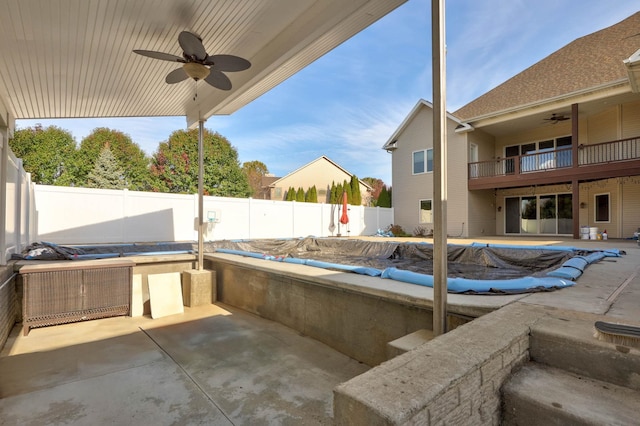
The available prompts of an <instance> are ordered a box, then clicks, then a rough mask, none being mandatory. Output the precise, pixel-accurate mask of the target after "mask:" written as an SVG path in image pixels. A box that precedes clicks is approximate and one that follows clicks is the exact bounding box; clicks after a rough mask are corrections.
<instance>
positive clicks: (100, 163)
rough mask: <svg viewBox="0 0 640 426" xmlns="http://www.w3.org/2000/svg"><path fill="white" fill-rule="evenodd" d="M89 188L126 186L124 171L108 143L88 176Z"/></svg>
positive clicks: (118, 187)
mask: <svg viewBox="0 0 640 426" xmlns="http://www.w3.org/2000/svg"><path fill="white" fill-rule="evenodd" d="M87 187H88V188H102V189H123V188H125V187H126V184H125V180H124V171H123V170H122V168H120V166H119V165H118V160H116V157H115V156H114V155H113V153H112V152H111V149H110V148H109V144H108V143H106V144H105V145H104V148H102V151H100V155H99V156H98V159H97V160H96V163H95V165H94V166H93V170H91V171H90V172H89V176H88V177H87Z"/></svg>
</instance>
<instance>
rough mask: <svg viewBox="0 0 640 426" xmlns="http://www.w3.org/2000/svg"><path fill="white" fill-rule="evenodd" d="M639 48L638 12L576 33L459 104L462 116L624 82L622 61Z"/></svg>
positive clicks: (477, 115)
mask: <svg viewBox="0 0 640 426" xmlns="http://www.w3.org/2000/svg"><path fill="white" fill-rule="evenodd" d="M639 48H640V12H637V13H635V14H634V15H632V16H630V17H629V18H627V19H625V20H623V21H621V22H619V23H617V24H615V25H612V26H610V27H608V28H605V29H603V30H600V31H597V32H595V33H592V34H589V35H587V36H584V37H581V38H578V39H576V40H574V41H573V42H571V43H569V44H567V45H566V46H564V47H563V48H561V49H560V50H557V51H556V52H554V53H552V54H551V55H549V56H547V57H546V58H544V59H542V60H541V61H540V62H538V63H536V64H534V65H532V66H531V67H529V68H527V69H526V70H524V71H522V72H521V73H519V74H517V75H516V76H514V77H512V78H511V79H509V80H507V81H506V82H504V83H502V84H501V85H499V86H497V87H496V88H494V89H492V90H490V91H489V92H487V93H485V94H484V95H482V96H480V97H479V98H476V99H475V100H473V101H471V102H470V103H468V104H467V105H465V106H463V107H462V108H460V109H459V110H457V111H456V112H454V114H455V115H456V116H457V117H460V118H461V119H463V120H469V121H471V119H475V118H481V117H485V116H489V115H494V114H497V113H499V112H501V111H506V110H511V109H515V108H517V107H519V106H525V105H530V104H532V103H538V102H542V101H544V100H551V99H554V98H558V97H562V96H567V95H569V94H572V93H578V92H581V91H585V90H588V89H594V88H605V87H608V86H614V85H616V84H625V83H626V84H628V79H629V74H628V71H627V68H626V66H625V64H624V62H623V61H624V60H626V59H628V58H629V57H630V56H632V55H633V53H634V52H636V51H637V50H638V49H639Z"/></svg>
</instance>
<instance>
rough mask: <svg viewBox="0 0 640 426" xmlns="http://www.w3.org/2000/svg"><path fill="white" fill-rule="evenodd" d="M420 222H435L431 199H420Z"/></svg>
mask: <svg viewBox="0 0 640 426" xmlns="http://www.w3.org/2000/svg"><path fill="white" fill-rule="evenodd" d="M420 223H433V204H432V202H431V200H420Z"/></svg>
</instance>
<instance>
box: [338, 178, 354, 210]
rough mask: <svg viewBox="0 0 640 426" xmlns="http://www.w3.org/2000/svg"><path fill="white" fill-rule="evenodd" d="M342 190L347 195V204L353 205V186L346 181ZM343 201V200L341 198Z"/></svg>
mask: <svg viewBox="0 0 640 426" xmlns="http://www.w3.org/2000/svg"><path fill="white" fill-rule="evenodd" d="M342 190H343V191H345V192H346V193H347V203H349V204H351V205H353V193H352V192H351V185H350V184H349V182H347V180H346V179H345V180H344V182H343V183H342ZM340 199H341V200H342V198H340Z"/></svg>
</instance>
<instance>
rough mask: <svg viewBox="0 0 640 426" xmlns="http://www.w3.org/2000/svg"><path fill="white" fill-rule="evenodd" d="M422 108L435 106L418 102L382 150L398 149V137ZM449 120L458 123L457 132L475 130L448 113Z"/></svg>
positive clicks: (426, 102)
mask: <svg viewBox="0 0 640 426" xmlns="http://www.w3.org/2000/svg"><path fill="white" fill-rule="evenodd" d="M422 107H427V108H429V109H433V104H432V103H431V102H429V101H425V100H424V99H420V100H418V102H417V103H416V104H415V106H414V107H413V109H412V110H411V112H409V115H407V117H406V118H405V119H404V120H403V121H402V123H400V126H399V127H398V128H397V129H396V131H395V132H393V134H392V135H391V136H390V137H389V139H387V142H385V144H384V145H383V146H382V149H386V150H387V151H390V150H393V149H395V148H396V142H397V139H398V136H400V134H401V133H402V132H404V130H405V129H406V128H407V126H409V124H410V123H411V122H412V121H413V119H414V118H415V116H416V115H418V112H420V109H421V108H422ZM447 118H448V119H449V120H453V121H454V122H456V123H458V125H459V126H458V128H457V129H456V132H465V131H470V130H473V127H471V126H470V125H469V124H466V123H463V122H462V121H460V119H458V118H456V117H455V116H453V115H452V114H450V113H447Z"/></svg>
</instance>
